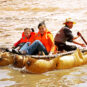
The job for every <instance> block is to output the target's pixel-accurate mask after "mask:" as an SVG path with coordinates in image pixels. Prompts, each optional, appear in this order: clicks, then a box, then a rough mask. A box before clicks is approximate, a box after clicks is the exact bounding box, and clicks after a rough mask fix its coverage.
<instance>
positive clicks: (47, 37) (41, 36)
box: [20, 22, 54, 55]
mask: <svg viewBox="0 0 87 87" xmlns="http://www.w3.org/2000/svg"><path fill="white" fill-rule="evenodd" d="M38 29H39V32H38V33H37V34H36V36H35V40H34V42H33V43H32V44H31V45H30V46H27V50H25V49H26V47H24V46H23V48H21V49H20V52H21V53H25V52H26V54H29V55H32V54H34V53H35V52H36V53H38V52H41V51H42V52H44V53H45V54H46V55H48V54H49V53H52V52H53V51H54V39H53V35H52V34H51V32H50V31H48V30H47V28H46V26H45V23H44V22H41V23H40V24H39V25H38ZM26 44H27V43H26ZM26 44H25V45H26ZM24 51H25V52H24Z"/></svg>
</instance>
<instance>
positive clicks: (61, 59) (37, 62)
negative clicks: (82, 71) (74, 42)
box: [0, 48, 87, 73]
mask: <svg viewBox="0 0 87 87" xmlns="http://www.w3.org/2000/svg"><path fill="white" fill-rule="evenodd" d="M86 63H87V50H80V49H77V50H75V51H70V52H66V53H60V54H55V55H44V56H40V55H18V54H13V53H10V52H6V51H5V49H4V48H0V66H6V65H10V64H11V65H12V66H14V67H17V68H23V67H25V69H26V70H27V71H28V72H30V73H44V72H47V71H52V70H58V69H69V68H72V67H76V66H80V65H83V64H86Z"/></svg>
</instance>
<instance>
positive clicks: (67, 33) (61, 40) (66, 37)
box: [54, 18, 85, 51]
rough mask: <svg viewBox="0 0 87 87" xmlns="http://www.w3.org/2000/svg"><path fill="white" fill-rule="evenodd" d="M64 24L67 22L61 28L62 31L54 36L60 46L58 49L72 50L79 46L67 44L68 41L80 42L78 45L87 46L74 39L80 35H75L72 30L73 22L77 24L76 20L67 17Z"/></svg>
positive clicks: (56, 43)
mask: <svg viewBox="0 0 87 87" xmlns="http://www.w3.org/2000/svg"><path fill="white" fill-rule="evenodd" d="M64 24H65V26H64V27H63V28H61V29H60V31H59V32H58V33H57V34H56V36H55V38H54V41H55V45H56V46H57V47H58V51H63V50H65V51H71V50H75V49H76V48H77V47H76V46H72V45H67V44H66V41H69V42H73V43H75V44H78V45H80V46H82V47H84V46H85V45H84V44H81V43H78V42H76V41H74V40H75V39H77V38H78V37H79V36H80V35H79V34H77V35H78V36H77V37H73V35H72V31H71V30H70V29H71V28H72V27H73V24H75V22H73V21H72V20H71V18H68V19H66V22H65V23H64Z"/></svg>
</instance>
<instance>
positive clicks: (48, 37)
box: [35, 30, 54, 52]
mask: <svg viewBox="0 0 87 87" xmlns="http://www.w3.org/2000/svg"><path fill="white" fill-rule="evenodd" d="M35 40H40V41H41V42H42V44H43V45H44V46H45V48H46V50H47V52H50V50H51V48H52V46H53V44H54V39H53V35H52V34H51V32H49V31H48V30H46V31H45V32H44V34H43V36H42V35H41V33H40V32H38V33H37V35H36V36H35Z"/></svg>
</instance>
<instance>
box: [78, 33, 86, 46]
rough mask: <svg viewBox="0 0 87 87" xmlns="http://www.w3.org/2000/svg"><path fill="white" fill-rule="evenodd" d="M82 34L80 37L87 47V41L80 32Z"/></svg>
mask: <svg viewBox="0 0 87 87" xmlns="http://www.w3.org/2000/svg"><path fill="white" fill-rule="evenodd" d="M78 33H79V34H80V37H81V38H82V40H83V41H84V42H85V44H86V45H87V42H86V40H85V39H84V37H83V36H82V34H81V33H80V32H78Z"/></svg>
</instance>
